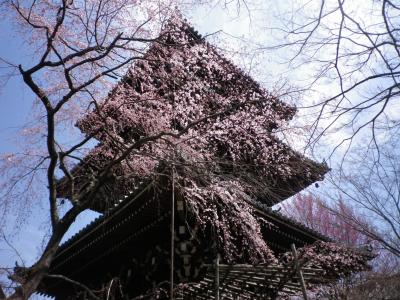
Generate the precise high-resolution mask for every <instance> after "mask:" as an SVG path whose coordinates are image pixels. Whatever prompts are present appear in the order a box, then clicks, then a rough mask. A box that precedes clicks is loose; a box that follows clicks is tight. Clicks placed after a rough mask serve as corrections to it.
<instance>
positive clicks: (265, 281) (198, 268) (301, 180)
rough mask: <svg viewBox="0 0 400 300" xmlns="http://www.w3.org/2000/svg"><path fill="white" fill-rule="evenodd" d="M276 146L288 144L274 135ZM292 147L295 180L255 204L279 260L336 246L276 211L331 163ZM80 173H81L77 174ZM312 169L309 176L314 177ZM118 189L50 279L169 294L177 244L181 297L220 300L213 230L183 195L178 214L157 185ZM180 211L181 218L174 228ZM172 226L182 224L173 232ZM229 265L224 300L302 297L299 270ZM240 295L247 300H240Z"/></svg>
mask: <svg viewBox="0 0 400 300" xmlns="http://www.w3.org/2000/svg"><path fill="white" fill-rule="evenodd" d="M179 30H180V29H179ZM182 30H183V31H184V34H186V35H188V36H190V38H189V41H190V42H193V44H200V45H203V44H204V48H206V49H207V51H215V49H213V48H210V46H209V45H208V44H207V43H206V42H205V41H204V40H203V39H202V38H201V37H200V36H199V35H198V34H197V33H196V32H195V31H194V30H193V28H191V27H190V26H187V25H185V26H184V29H182ZM218 57H219V59H220V60H221V64H222V65H223V67H224V68H227V69H229V72H235V73H237V78H239V79H240V80H242V81H246V86H245V88H244V90H246V89H251V90H254V93H261V92H260V87H259V86H258V84H257V83H255V82H254V81H253V80H252V79H251V78H250V77H248V76H247V75H244V74H243V73H242V72H241V71H240V70H238V69H237V68H236V67H234V66H233V65H232V63H230V62H229V61H228V60H226V59H224V58H223V57H220V56H218ZM232 70H233V71H232ZM204 80H206V79H204ZM240 80H239V82H240ZM274 101H276V99H275V100H274ZM280 105H281V106H282V107H284V108H285V109H288V108H287V107H286V104H283V103H281V102H279V103H278V102H277V106H280ZM289 110H290V109H289ZM287 118H288V119H290V118H291V116H288V117H287ZM271 140H273V141H274V142H276V143H280V145H284V144H283V143H282V142H280V141H279V140H278V139H277V138H274V137H273V136H272V135H271ZM101 146H102V145H100V146H99V147H101ZM284 149H285V151H286V152H287V153H289V154H290V157H291V159H290V161H289V162H288V163H290V166H289V167H291V166H294V167H295V168H296V170H294V171H293V176H292V177H291V179H290V180H284V179H283V178H280V177H279V176H277V177H276V178H273V180H272V181H271V185H270V188H271V189H270V194H269V195H270V197H268V198H261V197H259V198H258V199H257V200H249V201H252V202H251V204H252V206H253V207H254V210H255V211H256V214H257V215H258V217H259V218H260V219H263V220H264V221H266V222H264V223H265V225H263V227H262V234H263V237H264V239H265V241H266V242H267V244H268V246H269V247H270V248H271V249H272V250H273V252H274V253H275V254H276V255H279V254H280V253H284V252H287V251H290V249H291V245H292V244H295V245H296V247H302V246H305V245H309V244H312V243H314V242H316V241H328V240H329V238H327V237H325V236H322V235H320V234H319V233H317V232H315V231H313V230H311V229H309V228H307V227H305V226H303V225H301V224H300V223H297V222H295V221H293V220H291V219H289V218H287V217H285V216H283V215H282V214H280V213H279V212H277V211H274V210H273V208H272V206H273V205H274V204H276V203H279V202H280V201H282V200H284V199H286V198H288V197H290V196H292V195H294V194H295V193H297V192H299V191H300V190H302V189H304V188H305V187H307V186H309V185H310V184H312V183H313V182H315V181H317V180H320V179H322V177H323V175H324V174H325V173H326V172H327V167H326V166H325V165H323V164H318V163H315V162H313V161H311V160H310V159H307V158H306V157H304V156H302V155H301V154H298V153H296V152H295V151H293V150H292V149H290V147H288V146H286V145H285V146H284ZM79 167H81V166H78V168H77V170H75V171H74V172H75V175H76V174H78V172H79ZM304 170H307V172H306V173H307V174H308V175H307V176H305V175H304V173H305V172H303V171H304ZM78 175H79V174H78ZM76 177H77V178H79V176H76ZM84 178H85V174H84V173H82V175H81V182H77V183H76V186H77V188H79V186H83V185H84V184H85V179H84ZM65 183H66V179H62V180H61V181H60V183H59V190H58V192H59V196H60V197H64V198H68V197H69V194H68V189H67V188H66V187H64V188H63V184H65ZM113 184H114V185H113ZM113 184H111V188H110V186H108V187H107V188H108V189H109V191H108V192H107V193H103V194H101V195H99V196H98V198H96V199H94V201H93V203H92V207H91V208H92V209H94V210H96V211H99V212H101V213H103V215H102V216H100V217H99V218H97V219H96V220H95V221H93V222H92V223H91V224H89V225H87V226H86V227H85V228H83V229H82V230H81V231H80V232H78V233H77V234H76V235H75V236H73V237H72V238H71V239H69V240H68V241H67V242H65V243H64V244H63V245H61V247H60V248H59V250H58V252H57V254H56V257H55V259H54V261H53V263H52V266H51V268H50V273H51V274H55V275H57V274H59V275H63V276H66V277H68V278H70V279H72V280H74V281H76V282H80V283H81V284H84V285H85V286H87V287H88V288H89V289H91V290H93V291H99V290H105V289H107V288H108V289H109V290H110V289H111V285H110V282H113V280H114V279H116V280H118V288H119V292H118V293H117V294H118V295H119V296H118V297H117V299H133V298H134V297H136V296H138V295H142V294H145V293H147V292H148V291H149V290H152V289H154V288H157V287H162V288H165V289H167V290H168V282H169V281H170V278H171V275H170V273H171V250H170V249H171V238H172V239H173V243H172V248H173V249H174V251H173V254H174V260H173V265H174V267H173V269H172V273H173V277H174V283H175V285H174V286H176V287H177V289H179V288H180V284H187V288H186V289H183V290H181V291H180V290H179V291H178V290H177V291H176V296H177V297H178V296H179V297H181V298H182V299H212V298H213V297H214V296H215V295H214V296H210V291H208V290H209V289H211V290H212V289H213V288H212V287H211V285H212V284H210V283H211V282H212V281H213V280H214V279H213V276H214V275H215V272H214V273H213V271H212V264H213V262H214V260H215V258H216V257H217V256H218V253H216V250H215V247H214V244H215V236H213V233H212V230H210V231H209V232H207V231H206V232H205V231H201V230H199V229H198V227H197V226H196V224H195V223H194V222H192V221H193V220H191V218H190V212H188V207H187V205H186V202H185V199H183V198H181V197H176V199H175V200H174V210H172V205H171V199H172V196H173V193H172V191H171V190H170V189H166V190H164V192H163V193H161V194H159V191H158V189H156V188H155V186H154V185H153V183H152V182H150V183H147V184H142V185H141V186H140V187H136V189H135V192H130V193H127V192H126V189H125V192H122V193H121V190H123V189H122V188H119V186H118V183H117V182H115V183H113ZM125 188H126V187H125ZM172 212H173V214H174V215H175V218H174V220H173V222H171V221H172V218H171V215H172ZM171 224H174V226H173V230H171ZM171 232H174V234H173V235H172V234H171ZM225 263H226V262H225V261H224V258H223V257H222V258H221V267H220V268H221V295H220V296H221V299H267V298H268V297H273V295H275V294H276V291H277V290H279V289H280V290H282V291H286V292H289V293H294V292H298V291H299V281H298V280H297V279H296V274H295V272H293V269H291V268H288V267H283V266H280V265H273V264H272V265H270V266H266V265H265V266H258V267H253V266H249V265H248V262H246V261H242V262H238V263H239V264H238V265H236V266H227V265H224V264H225ZM210 272H211V273H210ZM218 272H219V271H218ZM212 274H214V275H212ZM218 274H219V273H218ZM287 274H290V276H289V277H288V276H286V275H287ZM319 274H320V270H305V278H306V280H308V279H310V280H312V279H313V278H315V277H318V276H319ZM282 276H283V277H282ZM250 277H252V278H253V279H252V280H251V281H249V280H248V279H249V278H250ZM280 278H285V279H284V280H280ZM243 281H249V283H248V284H247V285H244V286H245V287H244V289H245V290H246V292H243V291H238V288H237V285H238V284H240V282H243ZM246 286H248V288H246ZM40 290H41V292H42V293H44V294H46V295H50V296H54V297H55V298H56V299H57V300H67V299H86V296H85V291H84V290H82V288H81V287H80V286H78V285H74V284H72V283H70V282H67V281H65V280H61V279H54V278H53V279H52V278H47V279H45V280H44V282H43V284H42V285H41V287H40ZM197 292H199V293H197ZM238 295H239V296H240V297H242V298H237V297H236V296H238ZM268 295H269V296H268ZM160 297H161V298H162V297H163V296H162V295H160ZM166 297H167V296H166ZM235 297H236V298H235ZM106 298H108V296H107V297H106ZM110 299H111V298H110ZM143 299H152V298H151V297H148V298H143ZM177 299H178V298H177ZM107 300H108V299H107Z"/></svg>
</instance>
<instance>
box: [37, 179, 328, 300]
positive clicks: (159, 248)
mask: <svg viewBox="0 0 400 300" xmlns="http://www.w3.org/2000/svg"><path fill="white" fill-rule="evenodd" d="M165 203H167V201H162V199H161V198H159V197H154V191H153V190H152V184H149V185H147V186H146V187H145V188H144V189H143V190H142V191H141V192H140V193H137V194H131V195H129V196H128V197H127V198H125V199H124V200H123V201H121V202H120V203H119V204H118V205H117V206H116V207H115V208H114V209H112V210H110V211H109V212H108V213H106V214H104V215H102V216H100V217H99V218H97V219H96V220H94V221H93V222H92V223H91V224H89V225H87V226H86V227H85V228H84V229H82V230H81V231H80V232H78V233H77V234H76V235H75V236H73V237H72V238H71V239H69V240H68V241H67V242H65V243H64V244H63V245H62V246H61V247H60V249H59V250H58V253H57V256H56V258H55V260H54V262H53V264H52V268H51V273H53V274H62V275H64V276H67V277H68V278H71V279H73V280H75V281H78V282H81V283H83V284H85V285H86V286H88V287H89V288H91V289H93V290H99V289H101V287H102V286H104V284H106V283H107V282H109V281H110V280H112V278H119V279H120V280H121V281H122V282H123V286H124V293H125V294H126V295H129V296H130V297H131V298H133V297H134V296H135V295H139V294H142V293H145V292H146V291H147V290H149V289H151V288H152V287H153V286H154V284H155V283H161V282H166V281H168V280H169V272H170V260H169V257H170V252H169V250H168V249H169V247H170V240H171V235H170V234H169V232H170V224H171V209H170V206H169V205H165ZM184 209H185V208H184V203H179V201H177V203H176V206H175V213H176V222H175V270H174V274H175V276H174V277H175V278H176V279H175V280H176V283H188V282H198V283H199V284H202V285H203V286H202V287H201V288H200V289H201V290H203V289H204V288H206V287H207V286H204V283H205V282H209V280H210V276H209V273H208V272H209V269H210V266H209V265H210V264H212V263H213V261H214V259H215V253H214V252H213V249H212V247H210V249H207V246H209V244H208V243H206V245H203V241H202V238H205V237H204V236H202V235H201V234H199V235H197V234H196V232H195V228H190V227H189V226H188V223H187V221H186V220H185V219H184V218H182V217H181V213H182V212H183V210H184ZM255 209H256V211H257V214H258V215H259V217H260V218H263V219H264V220H266V221H267V222H268V223H269V224H267V225H266V226H264V227H263V236H264V237H265V240H266V241H267V244H268V245H269V246H270V247H271V249H273V250H274V252H275V253H276V254H279V253H283V252H287V251H290V245H291V244H295V245H296V246H297V247H302V246H304V245H308V244H311V243H313V242H315V241H319V240H322V241H328V240H329V238H327V237H325V236H322V235H321V234H319V233H317V232H315V231H313V230H311V229H309V228H307V227H305V226H304V225H301V224H299V223H297V222H295V221H293V220H291V219H289V218H287V217H285V216H283V215H282V214H280V213H279V212H277V211H274V210H272V209H270V208H267V207H266V208H261V207H259V208H255ZM207 264H208V265H207ZM226 268H227V270H228V269H229V268H228V267H226ZM232 268H233V269H232V270H236V269H235V267H232ZM268 268H269V269H267V270H266V271H262V270H261V269H260V268H258V269H255V270H256V271H257V270H258V272H261V273H262V272H264V273H262V274H264V275H265V274H269V275H271V270H273V269H274V268H275V271H276V270H278V271H279V268H282V267H279V266H269V267H268ZM271 268H272V269H271ZM232 270H230V271H229V272H228V273H229V275H230V276H231V277H232V274H233V273H234V274H236V275H238V274H237V270H236V271H235V272H236V273H235V272H233V271H232ZM242 271H243V268H242ZM232 272H233V273H232ZM252 272H254V270H252V271H251V270H247V271H246V272H244V273H243V276H244V277H243V278H242V279H245V278H246V276H249V274H251V273H252ZM265 272H267V273H265ZM268 272H269V273H268ZM313 272H314V273H312V272H311V273H312V274H314V275H315V276H318V274H320V273H318V272H319V270H314V271H313ZM228 273H227V274H228ZM275 273H279V274H281V275H282V274H284V273H285V271H282V272H280V271H279V272H275ZM314 275H312V276H314ZM224 276H225V275H224ZM274 276H275V277H276V278H279V276H280V275H274ZM277 276H278V277H277ZM310 276H311V275H310ZM312 276H311V277H312ZM315 276H314V277H315ZM222 277H223V276H222ZM236 277H238V276H236ZM256 277H257V276H256ZM264 277H265V276H264ZM275 277H274V278H275ZM276 278H275V279H274V280H275V281H276ZM231 279H232V278H231ZM238 280H239V279H238V278H236V279H234V280H233V281H238ZM274 280H272V279H271V284H272V283H273V281H274ZM270 288H271V286H270ZM298 288H299V285H298V283H296V280H294V282H293V279H290V280H289V281H288V283H287V284H286V285H285V289H284V290H285V291H286V290H287V291H292V292H296V291H298ZM41 289H42V291H43V292H45V293H46V294H47V295H52V296H55V297H56V299H60V300H62V299H74V297H75V295H76V294H79V292H80V291H82V290H81V289H80V288H79V287H78V286H74V285H73V284H70V283H68V282H65V281H62V280H55V279H48V280H46V281H45V283H44V284H43V286H42V287H41ZM192 289H194V290H196V289H197V290H198V289H199V287H196V286H195V285H193V287H192ZM192 292H193V291H192ZM185 293H186V294H183V295H186V298H185V299H195V298H193V294H191V293H188V292H185ZM249 293H250V294H251V291H250V292H249ZM260 295H261V294H260ZM69 297H70V298H69ZM260 297H261V296H260ZM82 299H83V298H82ZM129 299H130V298H129ZM149 299H150V298H149ZM199 299H205V298H204V295H203V296H199ZM210 299H211V298H210ZM227 299H229V298H227ZM243 299H246V298H243ZM259 299H264V298H262V297H261V298H259Z"/></svg>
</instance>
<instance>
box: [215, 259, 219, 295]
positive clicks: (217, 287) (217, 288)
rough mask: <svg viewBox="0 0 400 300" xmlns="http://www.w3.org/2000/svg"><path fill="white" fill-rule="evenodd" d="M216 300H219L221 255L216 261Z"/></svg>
mask: <svg viewBox="0 0 400 300" xmlns="http://www.w3.org/2000/svg"><path fill="white" fill-rule="evenodd" d="M215 300H219V254H217V258H216V259H215Z"/></svg>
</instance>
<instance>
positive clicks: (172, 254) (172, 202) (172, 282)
mask: <svg viewBox="0 0 400 300" xmlns="http://www.w3.org/2000/svg"><path fill="white" fill-rule="evenodd" d="M174 251H175V172H174V167H172V196H171V258H170V259H171V273H170V296H169V298H170V299H171V300H173V299H174Z"/></svg>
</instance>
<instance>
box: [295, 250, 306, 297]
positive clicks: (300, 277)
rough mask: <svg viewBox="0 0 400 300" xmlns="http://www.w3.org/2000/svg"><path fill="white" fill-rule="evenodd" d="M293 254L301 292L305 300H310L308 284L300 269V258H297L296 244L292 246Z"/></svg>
mask: <svg viewBox="0 0 400 300" xmlns="http://www.w3.org/2000/svg"><path fill="white" fill-rule="evenodd" d="M292 253H293V259H294V265H295V268H296V272H297V276H298V277H299V280H300V285H301V291H302V292H303V298H304V300H308V298H307V291H306V284H305V282H304V277H303V272H302V271H301V269H300V265H299V258H298V256H297V251H296V246H295V245H294V244H292Z"/></svg>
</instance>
